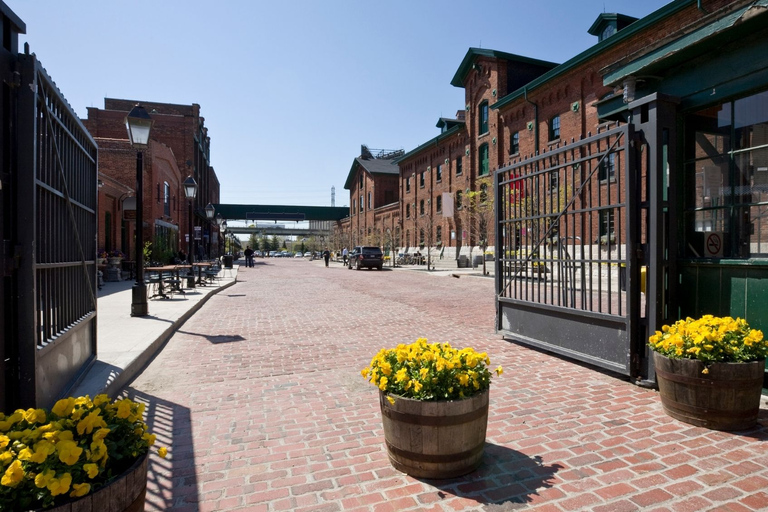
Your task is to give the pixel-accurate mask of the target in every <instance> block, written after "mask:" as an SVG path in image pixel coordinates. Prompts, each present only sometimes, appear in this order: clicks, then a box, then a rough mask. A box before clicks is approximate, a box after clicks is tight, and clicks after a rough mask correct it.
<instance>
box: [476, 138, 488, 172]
mask: <svg viewBox="0 0 768 512" xmlns="http://www.w3.org/2000/svg"><path fill="white" fill-rule="evenodd" d="M478 163H479V164H480V169H479V171H480V172H479V175H480V176H485V175H486V174H488V144H483V145H482V146H480V156H479V162H478Z"/></svg>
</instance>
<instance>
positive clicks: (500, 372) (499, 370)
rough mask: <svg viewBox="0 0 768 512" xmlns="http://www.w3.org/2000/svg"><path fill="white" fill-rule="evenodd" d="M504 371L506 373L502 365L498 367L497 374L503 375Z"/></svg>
mask: <svg viewBox="0 0 768 512" xmlns="http://www.w3.org/2000/svg"><path fill="white" fill-rule="evenodd" d="M502 373H504V368H502V367H501V366H499V367H498V368H496V375H501V374H502Z"/></svg>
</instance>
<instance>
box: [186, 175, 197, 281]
mask: <svg viewBox="0 0 768 512" xmlns="http://www.w3.org/2000/svg"><path fill="white" fill-rule="evenodd" d="M183 185H184V195H185V196H186V197H187V199H188V200H189V246H188V247H187V250H188V251H189V255H188V256H187V259H188V260H189V264H190V265H193V264H194V263H195V256H194V248H195V246H194V242H193V241H194V239H195V229H194V226H193V222H192V213H193V212H192V204H193V203H194V202H195V197H196V196H197V182H196V181H195V178H193V177H192V176H191V175H190V176H187V179H185V180H184V183H183ZM194 287H195V267H194V266H192V268H191V269H190V272H189V274H188V277H187V288H194Z"/></svg>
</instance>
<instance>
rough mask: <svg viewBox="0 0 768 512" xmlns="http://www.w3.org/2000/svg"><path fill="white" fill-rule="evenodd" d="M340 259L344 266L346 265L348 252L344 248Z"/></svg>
mask: <svg viewBox="0 0 768 512" xmlns="http://www.w3.org/2000/svg"><path fill="white" fill-rule="evenodd" d="M341 257H342V258H343V259H344V265H346V264H347V259H349V251H348V250H347V248H346V247H345V248H344V249H342V251H341Z"/></svg>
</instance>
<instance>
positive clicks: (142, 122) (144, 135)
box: [125, 103, 153, 316]
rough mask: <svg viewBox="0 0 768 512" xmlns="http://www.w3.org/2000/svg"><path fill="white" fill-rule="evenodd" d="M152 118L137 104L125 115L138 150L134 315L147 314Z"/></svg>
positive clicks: (134, 144) (132, 311)
mask: <svg viewBox="0 0 768 512" xmlns="http://www.w3.org/2000/svg"><path fill="white" fill-rule="evenodd" d="M152 123H153V121H152V118H151V117H150V116H149V114H148V113H147V111H146V109H145V108H144V107H142V106H141V105H139V104H138V103H137V104H136V106H135V107H133V109H131V111H130V112H129V113H128V115H127V116H125V127H126V129H127V130H128V140H130V142H131V146H132V147H133V148H134V149H136V230H135V231H136V233H135V234H136V247H135V252H136V254H135V258H136V283H135V284H134V285H133V288H132V290H131V293H132V300H131V316H147V315H148V314H149V305H148V304H147V284H146V283H145V282H144V150H145V149H147V148H148V147H149V134H150V132H151V131H152Z"/></svg>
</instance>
